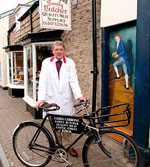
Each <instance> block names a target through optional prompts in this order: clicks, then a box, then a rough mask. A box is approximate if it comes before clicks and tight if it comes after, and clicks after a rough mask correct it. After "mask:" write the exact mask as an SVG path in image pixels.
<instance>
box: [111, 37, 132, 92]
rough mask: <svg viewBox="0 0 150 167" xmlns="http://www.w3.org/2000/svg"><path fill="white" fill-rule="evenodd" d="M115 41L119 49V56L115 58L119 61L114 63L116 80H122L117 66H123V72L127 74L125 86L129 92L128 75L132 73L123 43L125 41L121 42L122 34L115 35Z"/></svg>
mask: <svg viewBox="0 0 150 167" xmlns="http://www.w3.org/2000/svg"><path fill="white" fill-rule="evenodd" d="M115 41H116V43H117V47H116V48H117V54H116V55H115V56H113V57H114V58H116V59H117V60H116V61H115V62H114V63H113V67H114V70H115V73H116V79H119V78H120V75H119V72H118V68H117V66H119V65H122V67H123V71H124V74H125V85H124V87H125V88H126V89H127V90H128V89H129V83H128V78H129V76H128V73H130V63H129V58H128V56H127V54H126V51H125V46H124V42H123V40H121V35H120V34H117V35H115Z"/></svg>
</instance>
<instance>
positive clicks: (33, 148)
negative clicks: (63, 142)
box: [13, 122, 53, 167]
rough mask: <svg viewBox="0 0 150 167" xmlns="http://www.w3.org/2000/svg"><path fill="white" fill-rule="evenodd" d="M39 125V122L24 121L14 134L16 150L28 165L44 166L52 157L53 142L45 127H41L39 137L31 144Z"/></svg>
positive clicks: (34, 166) (14, 147) (20, 158)
mask: <svg viewBox="0 0 150 167" xmlns="http://www.w3.org/2000/svg"><path fill="white" fill-rule="evenodd" d="M39 127H40V125H39V124H38V123H35V122H24V123H22V124H20V125H19V127H18V128H17V129H16V130H15V132H14V134H13V149H14V152H15V154H16V156H17V157H18V159H19V160H20V161H21V162H22V163H23V164H24V165H26V166H28V167H43V166H45V165H46V164H48V162H49V161H50V159H51V155H50V154H49V152H50V151H51V146H52V145H53V143H52V141H51V139H50V137H49V135H48V133H47V132H46V130H45V129H44V128H42V127H40V130H39V131H38V137H37V139H36V140H35V141H33V142H32V144H31V145H29V144H30V142H31V140H32V139H33V136H34V135H35V133H36V132H37V130H38V128H39Z"/></svg>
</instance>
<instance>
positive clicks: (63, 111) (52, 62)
mask: <svg viewBox="0 0 150 167" xmlns="http://www.w3.org/2000/svg"><path fill="white" fill-rule="evenodd" d="M52 52H53V54H54V56H53V57H50V58H47V59H45V60H44V61H43V63H42V68H41V73H40V81H39V92H38V100H39V101H38V102H37V104H36V106H35V108H36V109H37V110H38V108H39V107H41V106H42V105H43V104H44V103H45V102H48V103H56V104H57V105H59V106H60V110H58V111H52V112H51V113H52V114H60V115H73V114H74V108H73V96H72V93H73V95H74V97H75V99H78V100H79V101H85V102H86V98H85V97H83V96H82V94H81V89H80V86H79V83H78V77H77V74H76V68H75V63H74V61H73V60H72V59H70V58H67V57H65V46H64V44H63V43H62V42H61V41H56V42H55V43H54V44H53V48H52ZM62 135H63V136H62ZM68 136H70V135H69V134H67V136H66V134H64V133H61V138H62V137H63V138H66V139H68V142H69V139H70V137H68ZM59 138H60V136H59ZM66 139H65V140H66ZM69 153H70V155H72V156H75V157H76V156H78V154H77V152H76V151H75V150H74V149H73V148H71V149H70V150H69Z"/></svg>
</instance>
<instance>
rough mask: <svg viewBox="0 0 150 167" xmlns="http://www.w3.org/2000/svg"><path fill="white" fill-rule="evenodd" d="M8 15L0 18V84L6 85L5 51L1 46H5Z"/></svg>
mask: <svg viewBox="0 0 150 167" xmlns="http://www.w3.org/2000/svg"><path fill="white" fill-rule="evenodd" d="M8 19H9V18H8V16H5V17H3V18H1V19H0V27H1V30H0V62H1V67H2V69H1V70H2V79H1V80H0V86H2V87H6V86H7V53H6V52H5V49H3V47H5V46H7V45H8V44H7V31H8V27H9V26H8Z"/></svg>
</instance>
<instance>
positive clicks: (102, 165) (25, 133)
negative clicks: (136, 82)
mask: <svg viewBox="0 0 150 167" xmlns="http://www.w3.org/2000/svg"><path fill="white" fill-rule="evenodd" d="M78 106H80V109H79V110H78V112H77V113H79V112H81V111H83V110H84V111H86V113H84V114H82V115H81V116H63V115H53V114H50V112H49V111H54V110H58V109H59V106H57V104H47V106H45V107H44V108H43V111H45V112H47V115H46V116H45V118H44V119H43V121H42V123H38V122H23V123H21V124H20V125H18V126H17V127H16V129H15V130H14V133H13V149H14V152H15V154H16V156H17V157H18V159H19V160H20V161H21V162H22V163H23V164H24V165H26V166H28V167H44V166H46V165H47V164H48V163H49V162H50V160H54V159H55V160H58V161H60V162H62V161H63V162H66V163H67V164H68V166H72V164H71V163H70V162H69V161H68V160H67V152H68V150H69V149H70V148H71V147H72V146H73V145H74V144H75V143H77V142H78V141H79V140H80V139H81V138H82V137H83V136H85V135H86V136H88V137H87V139H86V141H85V143H84V146H83V149H82V161H83V166H84V167H108V166H111V167H140V154H139V150H138V147H137V146H136V144H135V142H134V140H133V139H132V138H131V137H129V136H127V135H126V134H125V133H122V132H121V131H118V130H115V129H114V127H123V126H127V125H128V124H129V123H130V117H131V114H130V107H129V104H128V103H123V104H119V105H112V106H108V107H103V108H100V109H98V110H97V111H95V112H94V113H89V112H88V110H87V108H88V106H89V103H88V102H87V103H84V102H80V103H78V104H76V105H74V107H75V108H76V107H78ZM120 106H125V110H123V111H120V112H117V113H113V114H110V113H108V114H107V112H108V111H110V109H114V108H118V107H120ZM100 112H101V113H100ZM102 112H105V113H106V114H105V115H104V114H103V113H102ZM122 114H125V115H126V118H125V119H120V120H118V119H117V120H109V119H108V118H110V117H115V116H117V115H122ZM46 120H49V123H50V126H51V127H52V132H53V135H52V134H51V133H50V131H49V130H48V129H47V128H46V127H45V126H44V124H45V122H46ZM85 120H87V121H88V122H89V123H88V124H87V122H86V123H85ZM114 122H122V123H121V125H117V124H115V125H111V124H110V125H106V124H109V123H114ZM56 131H60V132H70V133H77V134H79V136H78V137H77V138H76V139H75V141H73V142H72V144H70V146H68V147H67V148H64V147H63V146H62V145H61V144H60V142H59V140H58V137H57V134H56Z"/></svg>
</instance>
